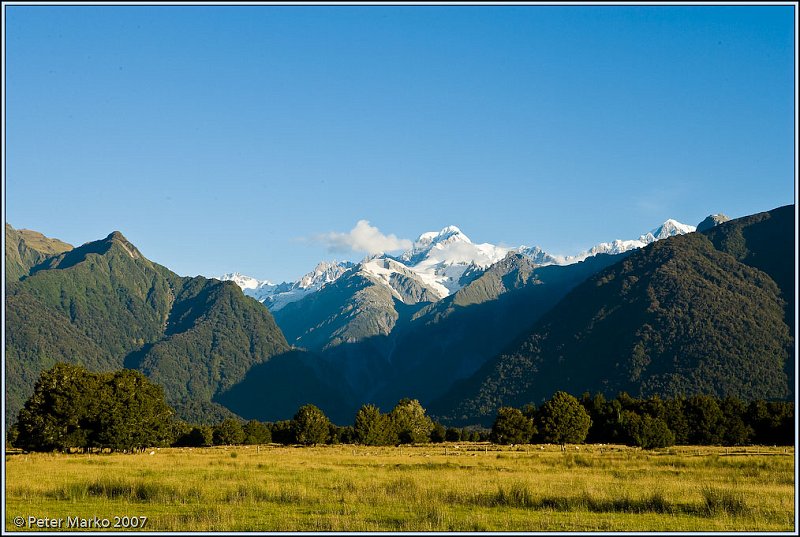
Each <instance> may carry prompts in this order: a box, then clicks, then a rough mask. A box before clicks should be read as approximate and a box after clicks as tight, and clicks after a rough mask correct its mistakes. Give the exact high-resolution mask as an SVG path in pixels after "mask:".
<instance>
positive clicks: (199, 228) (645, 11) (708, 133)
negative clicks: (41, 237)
mask: <svg viewBox="0 0 800 537" xmlns="http://www.w3.org/2000/svg"><path fill="white" fill-rule="evenodd" d="M4 7H5V15H6V28H5V30H6V34H5V39H6V43H5V45H6V61H7V63H6V71H5V82H6V90H7V93H6V118H5V119H6V125H5V126H6V134H7V138H6V141H7V145H6V158H7V160H6V168H5V197H4V200H5V210H6V221H7V222H9V223H10V224H11V225H13V226H14V227H17V228H28V229H35V230H37V231H41V232H43V233H45V234H46V235H48V236H52V237H57V238H59V239H62V240H64V241H67V242H70V243H72V244H75V245H78V244H82V243H84V242H88V241H91V240H96V239H99V238H102V237H105V236H106V235H107V234H109V233H110V232H111V231H113V230H119V231H121V232H122V233H123V234H124V235H125V236H126V237H127V238H128V239H129V240H131V242H133V243H134V244H135V245H136V246H138V248H139V249H140V250H141V251H142V253H144V254H145V255H146V256H147V257H148V258H150V259H152V260H153V261H156V262H158V263H161V264H163V265H166V266H167V267H169V268H171V269H172V270H174V271H176V272H178V273H179V274H181V275H197V274H203V275H206V276H212V275H219V274H222V273H225V272H232V271H239V272H242V273H245V274H249V275H251V276H255V277H258V278H268V279H271V280H273V281H282V280H293V279H295V278H297V277H299V276H300V275H301V274H303V273H305V272H307V271H309V270H310V269H312V268H313V266H314V265H315V264H316V262H317V261H320V260H323V259H353V260H357V259H360V258H361V257H363V255H364V252H354V251H344V249H343V248H344V247H343V243H344V244H346V243H347V242H346V240H345V241H343V240H341V239H342V238H345V239H346V238H347V237H348V236H350V235H344V234H347V233H348V232H349V231H350V230H351V229H354V228H356V226H357V223H358V222H359V221H361V220H366V221H368V222H369V224H370V226H372V227H364V225H363V224H361V229H362V230H367V231H370V232H372V233H374V234H377V235H375V236H376V237H377V238H378V239H379V240H383V236H382V235H381V234H385V235H394V236H395V237H394V241H395V243H396V244H407V243H406V242H405V241H407V240H408V239H411V240H413V239H415V238H416V237H417V236H418V235H419V234H420V233H422V232H425V231H430V230H438V229H440V228H442V227H444V226H447V225H450V224H453V225H457V226H459V227H460V228H461V229H462V230H463V231H464V232H465V233H466V234H467V235H468V236H470V238H472V240H473V241H475V242H492V243H495V244H503V245H510V246H517V245H520V244H525V245H529V246H530V245H539V246H541V247H542V248H544V249H545V250H547V251H550V252H552V253H561V254H572V253H576V252H578V251H580V250H583V249H586V248H588V247H590V246H592V245H594V244H596V243H598V242H602V241H608V240H612V239H615V238H625V239H628V238H636V237H638V236H639V235H640V234H642V233H644V232H646V231H648V230H649V229H651V228H653V227H655V226H657V225H658V224H660V223H661V222H663V221H664V220H666V219H667V218H674V219H676V220H679V221H681V222H684V223H687V224H692V225H696V224H697V223H698V222H700V221H701V220H702V219H703V218H704V217H705V216H707V215H708V214H711V213H717V212H723V213H725V214H727V215H729V216H731V217H738V216H744V215H747V214H751V213H755V212H760V211H764V210H769V209H772V208H774V207H777V206H781V205H786V204H789V203H792V202H793V201H794V196H795V190H794V189H795V171H794V132H795V127H794V116H795V111H794V97H795V90H794V47H795V46H794V7H793V6H749V7H746V6H713V7H700V6H679V7H669V6H647V7H635V6H624V7H620V6H616V7H608V6H583V7H581V6H566V7H552V6H541V5H540V6H446V7H436V6H417V7H392V6H351V7H347V6H326V7H302V6H292V7H279V6H255V5H250V6H128V7H125V6H96V7H86V6H58V7H53V6H50V7H48V6H8V5H6V6H4ZM373 228H377V229H378V230H379V232H378V231H375V230H374V229H373ZM356 229H358V228H356ZM353 236H354V235H353ZM389 242H392V241H389ZM337 246H338V247H339V251H331V250H332V249H335V248H336V247H337Z"/></svg>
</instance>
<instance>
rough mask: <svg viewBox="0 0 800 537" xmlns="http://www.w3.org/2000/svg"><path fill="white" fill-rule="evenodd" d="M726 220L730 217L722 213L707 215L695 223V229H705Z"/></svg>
mask: <svg viewBox="0 0 800 537" xmlns="http://www.w3.org/2000/svg"><path fill="white" fill-rule="evenodd" d="M728 220H730V218H728V217H727V216H725V215H724V214H722V213H719V214H712V215H709V216H707V217H706V219H705V220H703V221H702V222H700V223H699V224H697V231H706V230H708V229H711V228H712V227H715V226H718V225H720V224H721V223H723V222H727V221H728Z"/></svg>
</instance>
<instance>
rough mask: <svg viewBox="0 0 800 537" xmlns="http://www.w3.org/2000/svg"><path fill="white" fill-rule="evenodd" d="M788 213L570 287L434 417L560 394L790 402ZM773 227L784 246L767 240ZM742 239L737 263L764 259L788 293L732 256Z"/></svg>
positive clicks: (647, 255) (650, 255)
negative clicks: (697, 396) (704, 396)
mask: <svg viewBox="0 0 800 537" xmlns="http://www.w3.org/2000/svg"><path fill="white" fill-rule="evenodd" d="M787 214H793V207H788V208H787V207H783V208H779V209H776V210H775V211H770V212H769V213H766V214H765V213H762V214H761V215H754V216H753V217H747V218H745V219H739V220H732V221H730V222H726V223H723V224H720V225H719V226H717V227H715V228H713V229H711V230H709V231H708V232H706V233H707V234H708V235H709V236H707V235H705V234H702V233H691V234H687V235H682V236H677V237H672V238H669V239H665V240H663V241H659V242H656V243H654V244H651V245H649V246H647V247H645V248H643V249H641V250H637V251H635V252H633V253H632V254H631V255H630V256H629V257H628V258H627V259H625V260H624V261H621V262H619V263H617V264H615V265H613V266H611V267H609V268H607V269H605V270H602V271H600V272H599V273H597V274H596V275H594V276H592V277H591V278H589V279H588V280H587V281H585V282H583V283H582V284H581V285H579V286H577V287H576V288H575V289H573V290H572V291H571V292H570V293H569V294H568V295H567V296H566V297H565V298H564V299H563V300H562V301H561V302H559V303H558V304H557V305H556V306H555V307H554V308H553V309H552V310H550V311H549V312H548V313H547V314H545V315H544V316H543V317H542V318H541V319H540V320H539V321H538V322H537V323H536V324H535V325H534V327H533V329H532V330H530V331H529V332H528V334H527V335H525V336H524V337H522V338H521V339H520V341H518V342H517V343H515V344H513V345H511V346H510V347H509V348H508V349H507V350H506V351H505V352H503V353H502V354H500V355H499V356H497V357H496V358H494V359H492V360H490V361H489V362H487V363H486V364H485V365H484V367H483V368H482V369H481V370H479V371H478V372H477V373H476V374H475V375H473V376H472V377H471V378H469V379H467V380H465V381H463V382H461V383H459V384H458V385H457V386H455V387H454V388H453V389H452V390H451V391H450V392H449V393H448V394H446V395H445V396H444V397H443V398H442V399H440V400H439V401H437V402H435V403H433V404H431V405H430V409H431V412H432V413H433V414H436V415H438V416H440V417H443V418H449V419H450V420H451V421H454V422H459V421H462V422H469V421H470V420H477V421H481V420H482V421H486V419H487V417H489V416H491V415H493V414H494V413H495V412H496V410H497V408H499V407H500V406H507V405H511V406H522V405H523V404H525V403H528V402H533V403H540V402H541V401H542V400H544V399H546V398H547V397H550V396H551V395H552V393H553V391H555V390H565V391H568V392H570V393H573V394H578V395H580V394H581V393H583V392H585V391H590V392H604V393H607V394H610V395H614V394H616V393H617V392H619V391H627V392H629V393H631V394H632V395H634V396H649V395H654V394H658V395H662V396H670V397H671V396H676V395H692V394H696V393H702V394H711V395H716V396H720V397H722V396H728V395H730V396H734V397H740V398H744V399H756V398H765V399H783V398H787V397H788V396H789V395H790V387H789V384H790V383H789V377H788V376H787V374H786V364H787V362H790V361H791V357H792V356H793V354H792V349H793V338H792V336H791V333H790V329H789V326H788V325H787V323H786V320H785V315H784V313H785V309H784V308H785V305H786V301H785V300H784V298H783V296H789V295H793V294H794V287H793V283H789V282H788V281H787V280H786V278H781V277H780V275H782V274H787V273H791V272H792V270H791V269H792V268H793V260H794V256H793V251H794V250H793V241H791V238H792V237H793V229H792V227H791V226H792V223H793V219H790V218H787V217H786V216H785V215H787ZM767 226H775V227H776V229H775V230H773V231H770V232H767V230H766V229H765V228H767ZM778 228H780V231H779V232H777V231H778ZM740 230H741V231H740ZM776 232H777V233H776ZM776 234H777V236H779V237H781V240H780V241H779V242H777V243H776V242H774V241H772V242H770V245H769V246H768V245H764V244H763V241H770V240H771V239H770V237H771V238H772V239H774V238H775V236H776ZM739 236H742V237H743V238H744V240H743V241H742V240H737V239H736V237H739ZM787 236H788V237H789V238H784V237H787ZM731 237H733V239H732V238H731ZM715 241H716V242H715ZM726 244H727V245H728V246H727V247H726V246H725V245H726ZM717 245H719V246H717ZM733 245H737V247H738V250H736V251H738V252H739V255H738V257H739V258H741V259H742V260H743V261H744V260H748V259H750V260H751V262H753V261H752V260H753V259H756V260H758V263H759V264H760V266H762V267H764V268H765V269H768V270H770V273H772V274H776V275H777V278H778V279H779V280H781V282H782V283H783V285H785V286H788V287H789V289H783V290H782V289H781V287H779V285H778V284H776V282H775V280H773V278H772V277H770V273H767V272H764V271H762V270H759V269H758V268H756V267H755V266H750V265H749V264H746V263H744V262H740V261H738V260H737V259H736V258H735V257H734V256H733V255H731V254H729V253H728V252H727V251H725V250H728V251H734V249H733ZM790 245H791V246H790ZM718 248H721V249H722V251H721V250H720V249H718ZM745 252H749V254H748V253H745ZM753 264H754V265H755V262H753ZM792 322H793V319H792Z"/></svg>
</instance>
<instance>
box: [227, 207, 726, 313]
mask: <svg viewBox="0 0 800 537" xmlns="http://www.w3.org/2000/svg"><path fill="white" fill-rule="evenodd" d="M716 216H718V215H713V216H709V218H713V217H716ZM694 230H695V227H694V226H690V225H686V224H681V223H680V222H678V221H676V220H672V219H669V220H667V221H666V222H664V223H663V224H661V225H660V226H658V227H656V228H655V229H652V230H650V231H648V232H647V233H645V234H643V235H641V236H640V237H639V238H638V239H633V240H615V241H612V242H604V243H600V244H598V245H596V246H593V247H592V248H590V249H589V250H586V251H584V252H581V253H579V254H576V255H569V256H565V255H552V254H549V253H547V252H545V251H544V250H542V249H541V248H540V247H538V246H519V247H517V248H508V247H503V246H498V245H494V244H490V243H482V244H475V243H473V242H472V241H471V240H470V238H469V237H468V236H467V235H465V234H464V233H463V232H462V231H461V230H460V229H459V228H458V227H456V226H447V227H445V228H443V229H441V230H440V231H438V232H437V231H429V232H426V233H423V234H421V235H420V236H419V238H418V239H417V240H416V241H415V242H414V244H413V246H412V247H411V248H410V249H409V250H407V251H405V252H403V253H401V254H400V255H398V256H391V255H387V254H380V255H376V256H371V257H368V258H366V259H364V260H363V261H362V262H361V263H360V264H359V265H360V266H361V269H362V270H363V271H365V273H366V274H369V275H371V276H374V277H377V278H378V279H381V280H383V281H384V283H385V284H386V285H387V286H389V287H390V288H392V289H394V287H395V285H394V280H397V279H403V280H405V281H407V280H408V279H414V280H416V282H415V283H416V284H417V285H418V286H420V287H422V288H424V289H425V290H426V292H428V293H432V295H430V296H429V297H428V298H429V300H430V301H435V300H438V299H441V298H444V297H446V296H448V295H450V294H452V293H454V292H456V291H458V290H459V289H461V288H462V287H463V286H464V285H466V284H467V283H468V282H469V281H470V279H471V277H473V276H474V275H476V274H479V273H480V272H481V271H482V270H484V269H486V268H487V267H489V266H491V265H493V264H495V263H497V262H498V261H500V260H501V259H503V258H504V257H505V256H506V255H508V254H509V253H519V254H522V255H524V256H525V257H528V258H529V259H531V260H532V261H533V262H534V263H536V264H537V265H540V266H545V265H569V264H572V263H577V262H579V261H583V260H584V259H586V258H588V257H592V256H595V255H597V254H620V253H623V252H627V251H630V250H633V249H636V248H642V247H644V246H647V245H648V244H650V243H652V242H655V241H657V240H661V239H665V238H668V237H672V236H675V235H680V234H684V233H691V232H692V231H694ZM376 260H377V261H376ZM392 261H394V263H392ZM355 266H356V265H355V264H353V263H350V262H338V261H332V262H326V261H323V262H321V263H319V264H318V265H317V266H316V267H315V268H314V270H313V271H311V272H309V273H308V274H306V275H304V276H302V277H301V278H300V279H299V280H297V281H294V282H283V283H280V284H274V283H272V282H271V281H269V280H258V279H256V278H252V277H250V276H246V275H243V274H240V273H238V272H233V273H229V274H224V275H222V276H220V277H219V279H220V280H223V281H233V282H234V283H236V284H237V285H238V286H239V287H241V288H242V290H243V291H244V293H245V294H246V295H248V296H251V297H253V298H255V299H256V300H258V301H260V302H263V303H264V304H265V305H266V306H267V307H268V308H269V309H270V310H271V311H273V312H274V311H278V310H280V309H282V308H283V307H285V306H286V305H287V304H289V303H291V302H296V301H298V300H300V299H302V298H304V297H305V296H307V295H309V294H311V293H314V292H316V291H319V290H320V289H321V288H322V286H323V285H325V284H328V283H331V282H333V281H335V280H336V279H338V278H339V277H340V276H342V275H343V274H345V272H347V270H348V269H350V268H353V267H355ZM395 291H396V289H395ZM401 300H402V299H401ZM404 301H405V300H404Z"/></svg>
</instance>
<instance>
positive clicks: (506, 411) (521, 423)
mask: <svg viewBox="0 0 800 537" xmlns="http://www.w3.org/2000/svg"><path fill="white" fill-rule="evenodd" d="M535 430H536V428H535V426H534V424H533V420H532V419H531V418H529V417H527V416H526V415H525V414H523V413H522V411H521V410H519V409H517V408H512V407H507V406H506V407H502V408H500V409H499V410H498V411H497V418H495V420H494V424H493V425H492V433H491V435H490V437H489V439H490V440H491V441H492V442H494V443H495V444H527V443H530V441H531V437H532V436H533V434H534V432H535Z"/></svg>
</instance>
